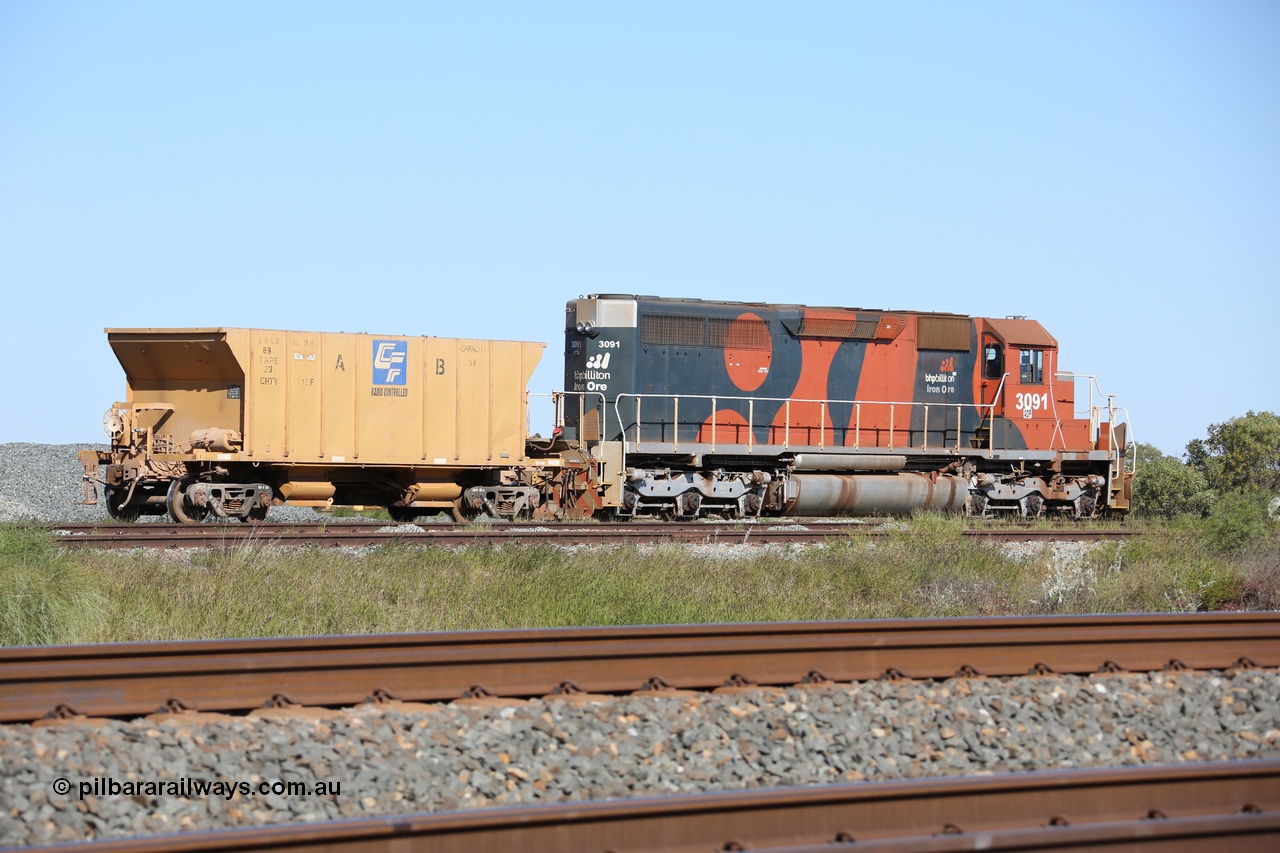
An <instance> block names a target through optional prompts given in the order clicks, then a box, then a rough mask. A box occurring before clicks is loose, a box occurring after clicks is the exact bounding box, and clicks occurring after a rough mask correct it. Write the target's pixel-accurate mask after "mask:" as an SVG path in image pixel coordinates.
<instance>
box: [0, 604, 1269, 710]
mask: <svg viewBox="0 0 1280 853" xmlns="http://www.w3.org/2000/svg"><path fill="white" fill-rule="evenodd" d="M1233 666H1262V667H1276V666H1280V613H1274V612H1267V613H1200V614H1178V615H1169V614H1142V615H1124V616H1064V617H999V618H980V619H919V620H909V619H903V620H884V621H851V622H792V623H768V624H736V625H735V624H728V625H682V626H648V627H612V628H556V629H533V630H506V631H464V632H450V633H435V634H395V635H362V636H345V637H302V638H277V639H254V640H204V641H194V642H157V643H120V644H104V645H83V646H35V647H11V648H4V649H0V721H27V720H35V719H37V718H40V717H42V716H45V715H47V714H49V713H50V712H53V711H55V710H56V709H57V708H59V706H64V707H65V708H66V709H69V710H68V712H74V713H78V714H85V715H92V716H135V715H140V714H147V713H151V712H153V711H155V710H157V709H158V708H160V707H161V706H165V705H167V704H171V703H178V704H179V705H180V706H182V707H186V708H193V709H197V710H202V711H234V710H247V709H250V708H255V707H260V706H262V705H263V704H264V703H266V702H267V701H268V700H271V699H272V698H273V697H276V696H282V697H284V699H285V700H287V701H289V702H292V703H296V704H302V705H332V706H337V705H354V704H359V703H361V702H364V701H366V699H368V698H369V697H370V696H371V695H374V694H375V693H377V692H379V691H381V692H383V693H388V694H390V695H391V696H393V697H395V698H398V699H403V700H412V701H449V700H452V699H456V698H459V697H461V696H463V695H464V694H466V693H468V691H471V692H472V693H474V692H475V691H474V690H472V688H474V687H477V686H478V687H482V688H484V690H486V691H488V692H489V693H491V694H494V695H498V696H509V697H529V696H541V695H546V694H550V693H552V692H554V691H556V690H557V688H560V687H561V686H562V685H563V684H564V683H565V682H571V683H572V684H573V685H575V686H576V687H577V688H580V689H582V690H585V691H588V692H599V693H626V692H630V691H634V690H637V689H640V688H642V687H643V686H644V685H645V684H666V685H669V686H671V687H674V688H690V689H710V688H715V687H717V686H720V685H723V684H725V683H727V682H730V681H736V682H739V683H743V682H753V683H757V684H761V685H791V684H797V683H802V682H805V681H807V680H808V681H812V680H814V679H829V680H833V681H837V682H849V681H864V680H869V679H875V678H879V677H893V678H897V677H905V678H950V677H952V676H955V675H958V674H963V675H975V674H976V675H986V676H1009V675H1023V674H1026V673H1028V672H1037V673H1048V672H1058V673H1091V672H1097V671H1099V670H1106V671H1120V670H1128V671H1151V670H1159V669H1162V668H1174V669H1178V668H1187V669H1228V668H1231V667H1233ZM735 677H736V678H735ZM655 679H657V681H655Z"/></svg>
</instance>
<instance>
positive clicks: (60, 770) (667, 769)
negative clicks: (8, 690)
mask: <svg viewBox="0 0 1280 853" xmlns="http://www.w3.org/2000/svg"><path fill="white" fill-rule="evenodd" d="M1278 705H1280V674H1277V672H1276V671H1274V670H1242V671H1237V672H1231V673H1151V674H1136V675H1134V674H1114V675H1097V676H1090V677H1079V676H1052V677H1043V676H1029V677H1022V678H1010V679H986V678H975V679H967V680H966V679H952V680H948V681H942V682H932V681H925V682H901V683H890V682H867V683H861V684H854V685H815V686H807V687H805V688H803V689H801V688H791V689H788V690H785V691H753V692H745V693H723V694H714V693H712V694H696V695H693V696H691V697H685V696H664V695H663V694H661V693H654V694H645V695H637V696H623V697H617V698H615V699H611V700H609V701H602V702H585V703H580V704H579V703H571V702H565V701H557V700H536V699H535V700H532V701H530V702H528V703H526V704H523V705H520V706H507V707H487V708H477V707H466V706H460V705H444V706H429V707H433V708H434V710H433V712H432V713H406V712H403V711H399V710H391V711H383V710H381V709H379V708H378V707H377V706H361V707H360V708H356V709H352V710H350V711H348V712H345V713H343V714H341V715H339V716H336V717H332V718H330V719H325V720H305V719H297V720H289V721H284V720H280V721H273V720H269V719H258V718H247V717H246V718H229V719H228V720H222V721H215V722H207V723H199V724H192V723H189V722H184V720H183V718H182V717H181V716H180V715H179V716H176V717H175V718H174V719H173V720H171V721H162V722H157V721H156V719H155V718H152V719H151V720H145V719H144V720H138V721H133V722H120V721H108V722H106V723H104V724H103V725H101V726H86V725H65V726H52V727H44V728H32V727H28V726H0V802H3V803H4V804H5V807H4V810H3V811H2V812H0V844H6V845H7V844H14V845H25V844H40V843H48V842H51V841H55V840H66V839H70V838H72V837H74V838H77V839H79V838H117V837H128V836H132V835H138V834H149V833H155V832H175V831H183V830H187V829H192V830H194V829H208V828H217V827H230V826H258V825H266V824H278V823H290V822H300V821H315V820H332V819H336V818H340V817H360V816H367V815H373V814H399V813H407V812H431V811H440V810H447V809H459V808H471V807H476V806H483V805H509V804H518V803H538V802H559V801H564V800H585V799H599V798H608V797H628V796H636V795H656V794H664V793H688V792H694V791H709V790H733V789H743V788H758V787H773V786H785V785H812V784H822V783H830V782H850V781H861V780H872V781H874V780H879V779H898V778H915V777H923V776H946V775H959V774H966V775H970V774H985V773H997V772H1016V771H1033V770H1041V769H1048V768H1054V767H1061V768H1069V767H1089V766H1117V765H1126V764H1148V763H1178V762H1185V761H1209V760H1225V759H1244V758H1257V757H1264V756H1277V755H1280V710H1278ZM100 777H107V778H113V779H115V780H117V781H123V780H126V779H136V780H155V781H160V780H166V779H170V780H172V779H182V778H184V777H185V778H202V779H208V780H226V781H229V782H233V783H238V782H249V783H251V784H254V785H256V784H259V783H261V782H263V781H267V782H273V781H295V782H307V783H309V784H314V783H315V782H316V781H319V780H325V781H327V782H338V783H340V784H341V795H339V796H332V795H326V796H318V797H317V796H311V797H306V796H288V795H281V794H275V793H270V794H267V795H265V796H261V795H253V796H249V797H244V796H241V795H240V794H238V793H237V794H235V795H234V796H233V797H232V798H231V799H226V798H223V797H218V796H208V797H198V796H197V797H191V798H184V797H147V796H111V795H106V796H96V795H91V796H89V797H86V798H85V799H84V800H80V799H79V798H78V797H77V796H76V790H77V789H78V784H79V782H81V781H84V780H91V779H93V778H100ZM56 778H67V779H69V780H70V781H71V782H72V784H73V792H72V794H71V795H70V796H59V795H57V794H55V793H53V792H52V790H51V788H50V785H51V783H52V781H53V780H54V779H56Z"/></svg>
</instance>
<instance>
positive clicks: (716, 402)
mask: <svg viewBox="0 0 1280 853" xmlns="http://www.w3.org/2000/svg"><path fill="white" fill-rule="evenodd" d="M1008 375H1009V374H1007V373H1006V374H1005V375H1004V377H1002V378H1001V380H1000V385H999V387H998V388H997V389H996V391H997V398H996V400H998V399H999V391H1000V389H1002V388H1003V387H1004V379H1005V377H1008ZM626 398H631V399H632V400H634V401H635V413H634V421H633V423H634V437H633V439H632V445H633V449H636V450H638V449H639V448H640V445H641V443H642V433H641V428H642V426H643V424H644V421H643V418H642V412H643V401H644V400H647V399H648V400H671V401H672V418H673V424H672V425H673V428H674V429H675V432H674V434H673V435H672V438H671V442H672V450H673V451H675V450H676V448H678V447H679V411H680V409H679V406H680V400H681V399H684V400H708V401H710V402H711V406H712V413H711V429H712V432H711V441H710V444H711V446H712V452H714V451H715V447H716V445H717V444H718V437H717V433H718V432H719V430H718V429H717V427H718V425H719V422H718V421H717V420H716V414H717V412H718V411H719V406H720V404H721V403H724V402H730V403H745V404H746V407H747V423H746V424H745V426H746V430H747V440H746V443H747V447H748V448H749V450H748V452H751V451H752V450H754V447H755V427H756V426H757V424H756V423H755V404H756V403H757V402H766V403H768V402H773V403H779V404H781V406H782V409H783V411H784V413H785V414H784V417H783V424H782V436H783V437H782V446H783V447H790V446H791V444H792V441H791V406H792V404H793V403H796V404H812V405H817V406H818V407H819V416H820V421H819V423H820V427H819V435H818V444H817V445H816V446H817V447H819V448H825V447H826V438H827V436H826V433H827V431H828V427H827V426H826V423H827V411H828V409H829V408H830V407H832V406H835V405H848V406H851V407H852V409H853V418H852V421H853V422H852V424H851V427H846V428H845V430H846V440H847V435H848V432H849V431H850V428H852V432H853V438H854V442H853V444H852V445H846V446H852V447H854V448H860V447H861V446H862V429H863V427H862V407H863V406H888V407H889V443H888V445H887V446H888V448H889V449H892V448H893V447H894V444H893V442H894V435H895V433H896V432H897V430H898V428H897V408H898V407H900V406H905V407H909V408H913V409H914V407H917V406H918V407H921V408H923V410H924V413H925V414H924V417H925V420H924V424H923V431H924V437H923V439H922V444H921V447H922V448H928V446H929V443H928V441H929V438H928V411H929V409H930V408H931V407H932V408H935V409H936V408H943V409H949V408H951V407H953V406H954V407H955V410H956V441H955V449H957V450H960V449H962V447H961V438H962V436H963V434H964V430H963V429H962V428H961V420H962V418H963V414H964V409H965V407H967V406H972V407H973V408H974V410H975V411H976V412H977V413H978V416H979V417H978V421H979V426H981V422H982V419H983V415H982V409H983V408H984V407H986V408H987V409H988V414H989V415H993V414H994V410H995V403H996V401H993V402H992V403H991V404H989V405H988V404H985V403H950V402H947V403H928V402H921V401H917V400H826V399H816V398H814V399H809V398H797V397H747V396H739V397H726V396H722V395H720V394H635V393H622V394H618V396H617V397H615V398H614V402H613V409H614V416H615V417H616V418H617V419H618V427H619V429H620V430H623V438H624V440H625V438H626V432H625V429H624V424H625V421H624V420H623V415H622V407H623V400H624V399H626ZM908 420H909V419H908ZM830 429H831V432H832V433H833V435H834V433H835V431H836V428H835V427H834V426H832V427H831V428H830ZM879 429H880V428H877V431H879ZM906 429H907V433H908V436H909V435H910V433H911V431H912V430H911V427H910V426H908V427H907V428H906ZM946 430H947V427H946V425H945V421H944V425H943V427H942V431H943V432H944V433H945V432H946ZM907 446H908V447H910V446H911V440H910V438H909V437H908V439H907ZM942 446H943V447H945V446H946V443H945V442H944V443H943V445H942Z"/></svg>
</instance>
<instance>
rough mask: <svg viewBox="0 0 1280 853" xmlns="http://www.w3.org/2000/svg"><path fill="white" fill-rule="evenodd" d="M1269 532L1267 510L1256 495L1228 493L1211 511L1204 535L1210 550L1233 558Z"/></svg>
mask: <svg viewBox="0 0 1280 853" xmlns="http://www.w3.org/2000/svg"><path fill="white" fill-rule="evenodd" d="M1270 532H1271V522H1270V520H1269V519H1268V518H1267V508H1266V506H1265V505H1264V504H1263V502H1262V500H1261V499H1259V497H1258V496H1257V494H1247V493H1244V492H1227V493H1226V494H1224V495H1222V496H1221V497H1220V498H1218V500H1217V502H1216V503H1214V505H1213V509H1211V510H1210V511H1209V517H1208V518H1206V519H1205V521H1204V526H1203V529H1202V534H1201V535H1202V536H1203V537H1204V540H1205V542H1206V543H1207V544H1208V545H1209V546H1210V547H1211V548H1213V549H1215V550H1217V551H1221V552H1223V553H1226V554H1234V553H1236V552H1239V551H1241V550H1243V549H1244V548H1245V547H1247V546H1248V545H1250V544H1251V543H1253V542H1257V541H1258V540H1260V539H1262V538H1263V537H1265V536H1267V534H1268V533H1270Z"/></svg>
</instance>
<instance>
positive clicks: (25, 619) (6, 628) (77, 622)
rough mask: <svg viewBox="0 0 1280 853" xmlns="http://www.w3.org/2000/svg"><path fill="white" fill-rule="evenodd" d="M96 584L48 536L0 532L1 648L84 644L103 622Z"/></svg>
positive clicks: (19, 530)
mask: <svg viewBox="0 0 1280 853" xmlns="http://www.w3.org/2000/svg"><path fill="white" fill-rule="evenodd" d="M96 580H97V579H96V573H95V572H93V571H92V570H90V569H89V568H87V567H86V566H84V565H82V564H81V563H80V561H79V560H78V559H77V558H76V557H75V556H73V555H72V554H71V553H69V552H64V551H61V550H59V549H58V548H57V547H56V546H55V544H54V542H53V540H52V539H51V538H50V536H49V535H48V534H46V533H44V532H42V531H39V530H31V529H23V528H16V527H11V528H0V645H4V646H38V645H47V644H49V643H74V642H81V641H83V640H84V638H86V637H87V636H88V635H89V634H91V633H93V632H95V631H97V630H98V629H99V628H100V626H101V624H102V621H103V618H102V617H103V612H104V602H103V599H102V596H101V594H100V593H99V591H98V588H97V582H96Z"/></svg>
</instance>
